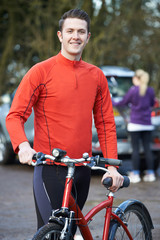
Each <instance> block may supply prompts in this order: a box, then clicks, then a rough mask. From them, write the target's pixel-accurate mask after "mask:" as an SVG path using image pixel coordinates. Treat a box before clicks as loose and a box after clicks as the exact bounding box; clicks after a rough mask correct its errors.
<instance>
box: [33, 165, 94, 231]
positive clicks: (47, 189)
mask: <svg viewBox="0 0 160 240" xmlns="http://www.w3.org/2000/svg"><path fill="white" fill-rule="evenodd" d="M66 175H67V167H65V166H57V165H53V166H49V165H41V166H37V167H35V170H34V179H33V191H34V199H35V205H36V213H37V223H38V226H37V228H38V229H39V228H40V227H42V226H43V225H44V224H46V223H48V219H49V217H50V216H51V210H52V209H59V208H60V207H61V204H62V198H63V190H64V185H65V179H66ZM90 175H91V170H90V169H89V168H86V167H84V166H79V167H76V168H75V176H74V180H73V181H74V184H73V188H72V194H73V196H74V197H75V198H76V199H77V200H76V202H77V203H78V205H79V207H80V209H82V208H83V206H84V204H85V201H86V199H87V196H88V191H89V185H90ZM75 189H76V190H75Z"/></svg>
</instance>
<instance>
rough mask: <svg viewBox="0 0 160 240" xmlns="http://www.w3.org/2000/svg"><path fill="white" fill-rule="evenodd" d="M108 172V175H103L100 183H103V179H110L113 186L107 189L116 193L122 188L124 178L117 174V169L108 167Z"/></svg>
mask: <svg viewBox="0 0 160 240" xmlns="http://www.w3.org/2000/svg"><path fill="white" fill-rule="evenodd" d="M108 170H109V172H110V173H105V174H104V175H103V177H102V180H101V182H103V180H104V179H105V178H107V177H111V178H112V179H113V184H112V186H111V187H110V188H109V189H110V191H112V192H116V191H117V190H118V189H119V188H120V187H121V186H122V184H123V180H124V178H123V176H122V175H121V174H119V172H118V171H117V168H115V167H113V166H109V167H108Z"/></svg>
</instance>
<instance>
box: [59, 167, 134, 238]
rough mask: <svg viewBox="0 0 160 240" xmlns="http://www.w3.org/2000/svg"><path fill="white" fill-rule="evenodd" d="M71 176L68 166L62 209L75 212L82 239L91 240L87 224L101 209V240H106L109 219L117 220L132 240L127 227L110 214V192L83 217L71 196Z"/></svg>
mask: <svg viewBox="0 0 160 240" xmlns="http://www.w3.org/2000/svg"><path fill="white" fill-rule="evenodd" d="M73 175H74V166H73V165H72V166H71V165H70V166H68V175H67V177H66V182H65V189H64V195H63V201H62V209H70V210H72V211H74V212H75V218H77V221H76V224H77V226H78V227H79V229H80V231H81V234H82V236H83V238H84V239H86V240H93V237H92V234H91V232H90V229H89V227H88V222H89V221H91V220H92V217H93V216H95V215H96V214H97V213H98V212H100V211H101V210H102V209H106V214H105V221H104V229H103V238H102V240H106V239H108V235H109V226H110V220H111V219H115V220H117V221H118V222H119V224H120V225H121V226H122V227H123V228H124V230H125V232H126V234H127V235H128V237H129V239H130V240H133V238H132V236H131V235H130V233H129V231H128V228H127V226H126V225H125V224H124V223H123V221H122V220H121V219H120V218H119V217H118V216H117V215H116V214H114V213H113V212H112V205H113V197H114V194H113V193H112V192H110V193H109V195H108V198H107V199H106V200H104V201H103V202H101V203H100V204H98V205H97V206H95V207H93V208H92V209H91V210H90V211H89V212H88V213H87V214H86V215H85V216H84V215H83V213H82V212H81V210H80V208H79V206H78V205H77V204H76V202H75V200H74V198H73V197H72V195H71V190H72V184H73Z"/></svg>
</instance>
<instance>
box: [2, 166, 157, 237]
mask: <svg viewBox="0 0 160 240" xmlns="http://www.w3.org/2000/svg"><path fill="white" fill-rule="evenodd" d="M32 177H33V168H32V167H29V166H22V165H19V164H15V165H8V166H0V185H1V187H0V189H1V193H0V239H1V240H11V239H12V240H31V239H32V236H33V235H34V233H35V231H36V216H35V208H34V201H33V193H32ZM100 179H101V176H100V175H93V176H92V180H91V187H90V192H89V196H88V201H87V203H86V205H85V207H84V210H83V211H84V213H85V212H87V211H88V210H89V209H90V208H91V207H93V206H94V205H96V204H97V203H98V202H100V201H102V200H104V199H105V193H106V190H105V188H104V187H103V186H102V185H101V184H100ZM159 185H160V175H159V172H158V178H157V181H156V182H154V183H144V182H141V183H138V184H131V185H130V187H129V188H127V189H121V190H120V191H118V192H117V193H116V194H115V203H114V205H115V206H117V205H119V204H120V203H121V202H122V201H124V200H127V199H131V198H134V199H138V200H140V201H142V202H143V203H144V204H145V205H146V207H147V208H148V210H149V212H150V214H151V217H152V220H153V224H154V228H155V229H154V230H153V240H159V239H160V204H159V203H160V187H159ZM103 219H104V214H102V215H100V216H98V219H95V221H96V220H97V222H96V223H94V225H93V226H91V229H92V231H93V233H94V234H95V237H94V239H97V236H100V226H102V222H101V221H102V220H103Z"/></svg>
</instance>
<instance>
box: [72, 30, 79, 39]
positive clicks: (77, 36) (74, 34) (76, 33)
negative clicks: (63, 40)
mask: <svg viewBox="0 0 160 240" xmlns="http://www.w3.org/2000/svg"><path fill="white" fill-rule="evenodd" d="M73 38H75V39H77V38H79V34H78V32H77V31H74V32H73Z"/></svg>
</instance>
